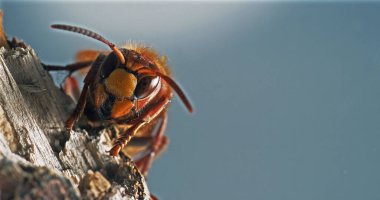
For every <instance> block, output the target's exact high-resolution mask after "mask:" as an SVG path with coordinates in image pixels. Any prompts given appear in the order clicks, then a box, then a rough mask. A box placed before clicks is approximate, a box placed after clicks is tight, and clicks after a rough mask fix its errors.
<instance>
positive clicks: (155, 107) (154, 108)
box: [110, 98, 169, 156]
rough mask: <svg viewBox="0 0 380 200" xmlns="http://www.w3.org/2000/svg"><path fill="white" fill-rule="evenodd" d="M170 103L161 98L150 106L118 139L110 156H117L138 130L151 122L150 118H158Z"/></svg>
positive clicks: (120, 122) (166, 99)
mask: <svg viewBox="0 0 380 200" xmlns="http://www.w3.org/2000/svg"><path fill="white" fill-rule="evenodd" d="M168 102H169V99H168V98H161V99H159V100H158V101H157V102H155V103H154V104H152V105H151V106H150V108H149V109H148V110H147V111H146V112H144V113H142V114H141V115H140V116H139V118H138V119H137V120H136V122H135V123H134V124H133V125H132V126H131V127H130V128H129V129H128V130H127V131H125V132H124V133H122V134H121V135H120V136H119V138H118V139H116V142H115V144H114V146H113V147H112V149H111V150H110V154H111V155H112V156H116V155H117V154H118V153H119V152H120V150H121V149H122V148H123V147H124V146H125V145H127V143H128V142H129V141H130V140H131V139H132V137H133V136H134V135H135V134H136V132H137V130H138V129H139V128H140V127H141V126H143V125H144V124H145V123H147V121H149V118H151V117H153V116H157V115H158V114H159V113H160V112H161V111H162V110H163V109H164V107H165V105H166V104H167V103H168ZM117 123H119V124H122V123H123V121H118V122H117Z"/></svg>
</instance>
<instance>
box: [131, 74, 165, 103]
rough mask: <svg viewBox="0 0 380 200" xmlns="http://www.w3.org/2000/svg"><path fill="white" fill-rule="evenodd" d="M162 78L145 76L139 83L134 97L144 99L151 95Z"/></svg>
mask: <svg viewBox="0 0 380 200" xmlns="http://www.w3.org/2000/svg"><path fill="white" fill-rule="evenodd" d="M159 80H160V78H159V77H158V76H145V77H143V78H141V79H140V80H139V82H138V83H137V86H136V89H135V92H134V95H135V96H136V97H137V98H138V99H143V98H145V97H147V96H148V95H150V94H151V93H152V92H153V91H154V90H155V89H156V87H157V85H158V82H159Z"/></svg>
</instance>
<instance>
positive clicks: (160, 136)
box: [136, 113, 168, 177]
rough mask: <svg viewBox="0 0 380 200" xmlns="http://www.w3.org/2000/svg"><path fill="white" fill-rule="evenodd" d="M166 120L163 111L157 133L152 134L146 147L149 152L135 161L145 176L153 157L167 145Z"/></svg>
mask: <svg viewBox="0 0 380 200" xmlns="http://www.w3.org/2000/svg"><path fill="white" fill-rule="evenodd" d="M167 121H168V117H167V114H166V113H164V114H163V116H162V120H161V123H160V125H159V128H158V130H157V133H156V134H155V135H154V138H153V140H151V144H150V147H149V149H148V151H149V153H148V154H147V155H145V156H144V157H142V158H140V159H139V160H138V161H136V165H137V167H138V168H139V169H140V171H141V173H142V174H143V175H144V176H145V177H146V176H147V175H148V171H149V169H150V167H151V166H152V163H153V160H154V158H155V157H157V156H158V155H159V154H160V153H161V152H163V150H165V149H166V147H167V145H168V138H167V137H166V136H165V135H164V133H165V130H166V125H167Z"/></svg>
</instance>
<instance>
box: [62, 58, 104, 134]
mask: <svg viewBox="0 0 380 200" xmlns="http://www.w3.org/2000/svg"><path fill="white" fill-rule="evenodd" d="M102 59H104V56H99V58H98V59H97V60H96V61H95V63H94V64H93V66H92V67H91V69H90V71H89V72H88V74H87V75H86V77H85V78H84V86H83V89H82V93H81V94H80V97H79V100H78V103H77V105H76V107H75V109H74V112H73V113H72V114H71V116H70V117H69V119H67V121H66V129H67V130H71V129H72V128H73V126H74V123H75V122H76V121H77V120H78V119H79V117H80V116H81V115H82V113H83V110H84V108H85V106H86V101H87V96H88V90H89V87H90V84H91V83H92V82H93V81H94V79H95V77H96V73H97V72H98V70H99V64H97V63H98V62H100V60H102Z"/></svg>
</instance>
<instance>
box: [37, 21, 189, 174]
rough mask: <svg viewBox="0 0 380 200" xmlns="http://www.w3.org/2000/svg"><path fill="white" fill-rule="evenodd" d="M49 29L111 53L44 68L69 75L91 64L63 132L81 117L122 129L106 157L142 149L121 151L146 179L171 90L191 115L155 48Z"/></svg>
mask: <svg viewBox="0 0 380 200" xmlns="http://www.w3.org/2000/svg"><path fill="white" fill-rule="evenodd" d="M52 28H55V29H61V30H66V31H71V32H76V33H80V34H83V35H86V36H88V37H91V38H94V39H96V40H99V41H101V42H103V43H105V44H106V45H108V46H109V47H110V48H111V50H112V51H110V52H101V51H93V50H86V51H82V52H80V53H79V54H78V55H80V57H82V58H83V57H86V59H84V61H83V59H81V58H80V60H82V61H80V62H77V63H74V64H71V65H67V66H51V65H50V66H49V65H44V66H45V68H46V69H47V70H67V71H69V72H70V74H71V73H72V72H74V71H77V70H80V69H83V68H86V67H89V66H90V68H89V70H88V73H87V75H86V76H85V79H84V85H83V88H82V91H81V92H80V95H79V93H78V92H77V93H78V95H79V99H78V102H77V105H76V108H75V110H74V111H73V113H72V115H71V116H70V117H69V119H68V120H67V121H66V128H67V129H68V130H71V129H72V128H73V126H74V124H75V123H76V121H77V120H78V119H79V118H80V116H81V115H82V114H84V115H85V116H86V117H87V119H88V120H89V121H90V122H91V123H97V122H100V123H106V124H109V125H114V126H116V127H121V128H120V130H123V131H122V132H121V133H120V134H119V137H118V138H117V139H116V140H115V142H114V146H113V147H112V149H111V150H110V154H111V155H112V156H116V155H118V153H119V152H120V151H121V150H123V148H124V147H125V146H126V145H127V143H128V142H129V141H131V146H132V145H139V146H142V147H144V148H141V149H143V150H141V149H140V150H136V149H138V148H130V150H129V151H128V147H129V146H130V145H128V146H127V148H125V149H126V151H127V152H130V153H131V154H133V155H132V156H136V157H138V159H137V160H136V164H137V166H138V168H139V169H140V170H141V172H142V173H143V174H144V175H145V176H146V175H147V172H148V170H149V168H150V166H151V163H152V161H153V159H154V157H155V156H156V155H157V154H159V153H160V152H161V151H162V150H163V149H164V148H165V146H166V145H167V138H166V136H165V135H164V131H165V128H166V123H167V112H166V108H167V106H168V104H169V103H170V101H171V98H172V96H173V92H172V91H173V90H174V91H175V92H176V93H177V94H178V96H179V97H180V99H181V100H182V101H183V103H184V104H185V106H186V108H187V109H188V110H189V111H190V112H192V106H191V104H190V102H189V100H188V99H187V98H186V96H185V94H184V93H183V91H182V90H181V88H180V87H179V86H178V84H177V83H176V82H175V81H174V80H173V79H172V78H171V74H170V71H169V68H168V66H167V63H166V59H165V58H163V57H160V56H159V55H158V54H157V53H156V52H155V51H154V50H152V49H150V48H147V47H143V46H139V45H135V46H130V47H128V48H119V47H117V46H116V45H114V44H113V43H111V42H109V41H108V40H106V39H105V38H103V37H102V36H100V35H99V34H97V33H94V32H92V31H90V30H87V29H84V28H80V27H75V26H69V25H59V24H56V25H52ZM68 81H69V82H68V83H69V84H67V85H69V86H70V87H67V88H66V91H69V90H71V91H73V90H75V88H77V86H75V85H77V84H75V83H76V82H75V80H73V79H71V77H69V80H68ZM73 85H74V86H73ZM68 88H69V89H68ZM70 88H71V89H70ZM73 88H74V89H73ZM77 91H79V90H77ZM72 93H76V92H72ZM74 96H75V95H74ZM132 138H133V139H132ZM141 151H143V152H141ZM138 154H139V155H140V156H137V155H138Z"/></svg>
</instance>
